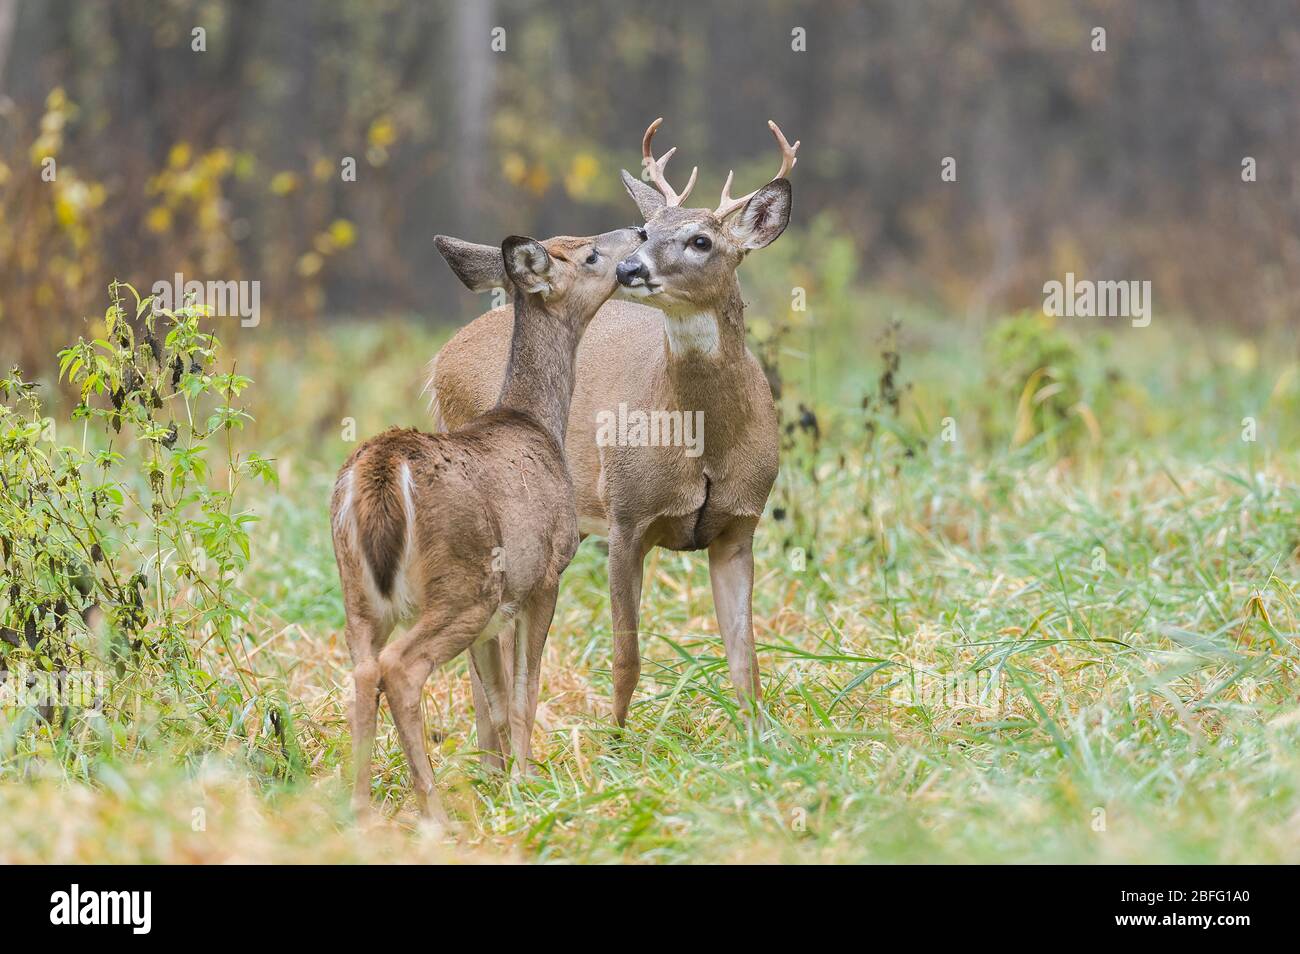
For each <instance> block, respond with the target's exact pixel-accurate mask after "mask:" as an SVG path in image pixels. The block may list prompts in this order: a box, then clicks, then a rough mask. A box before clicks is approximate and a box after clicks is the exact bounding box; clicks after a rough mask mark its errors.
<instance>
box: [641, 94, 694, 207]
mask: <svg viewBox="0 0 1300 954" xmlns="http://www.w3.org/2000/svg"><path fill="white" fill-rule="evenodd" d="M663 121H664V118H663V117H662V116H660V117H659V118H658V119H656V120H655V121H654V122H652V123H651V124H650V125H649V127H647V129H646V131H645V135H644V136H642V137H641V162H642V165H643V166H645V168H646V169H648V170H649V171H650V181H651V182H653V183H654V185H655V188H657V189H658V190H659V191H660V192H662V193H663V196H664V200H665V201H666V203H667V204H668V205H669V206H674V205H681V204H682V203H683V202H685V201H686V197H687V196H688V195H690V194H691V189H693V188H695V176H696V174H697V173H698V172H699V171H700V167H699V166H696V167H695V168H693V169H692V170H691V178H690V180H689V181H688V182H687V183H686V188H685V189H683V190H682V193H681V195H678V194H677V193H676V192H674V191H673V187H672V186H670V185H669V184H668V180H667V179H665V178H664V167H665V166H667V165H668V160H669V159H671V158H672V157H673V153H675V152H676V151H677V147H676V146H673V148H671V149H669V150H668V151H667V152H665V153H664V154H663V157H662V158H660V159H656V158H655V157H654V153H653V152H651V151H650V140H651V139H654V137H655V130H657V129H658V128H659V126H660V125H661V124H662V123H663Z"/></svg>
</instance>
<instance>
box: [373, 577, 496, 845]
mask: <svg viewBox="0 0 1300 954" xmlns="http://www.w3.org/2000/svg"><path fill="white" fill-rule="evenodd" d="M491 616H492V610H491V608H490V607H487V606H484V605H482V604H476V603H473V602H468V601H467V602H462V603H459V604H454V603H450V602H448V603H438V604H435V605H431V606H429V607H428V608H426V609H425V610H424V612H423V613H422V614H421V615H420V617H419V618H418V619H417V620H416V621H415V624H414V625H413V626H411V628H410V629H409V630H407V631H406V632H405V633H403V634H402V635H401V636H399V637H398V638H397V639H395V640H393V641H392V642H391V643H389V644H388V645H387V646H385V647H384V649H383V651H382V652H380V654H379V678H380V683H381V685H382V686H383V689H384V694H385V695H386V696H387V697H388V707H389V709H390V710H391V711H392V713H393V722H394V724H395V725H396V726H397V735H398V738H399V739H401V742H402V751H403V752H405V753H406V760H407V763H408V764H409V765H410V767H411V781H412V783H413V785H414V788H415V799H416V802H417V804H418V805H419V807H420V813H421V814H422V815H425V816H426V817H432V818H434V819H436V820H438V821H440V822H443V823H446V821H447V814H446V812H445V811H444V810H443V807H442V801H441V799H439V798H438V793H437V792H436V791H435V790H434V783H433V769H432V767H431V766H430V765H429V753H428V749H427V747H426V745H425V738H424V714H423V713H422V712H421V710H420V700H421V695H422V692H423V689H424V684H425V683H426V682H427V681H428V679H429V675H430V674H431V673H432V672H433V670H434V669H436V668H437V667H439V666H441V665H443V664H444V663H446V662H447V661H448V660H451V659H453V658H455V657H456V656H457V655H458V654H460V653H462V652H464V651H465V650H466V649H467V648H469V646H470V645H471V644H473V642H474V640H476V639H477V638H478V636H479V634H480V633H482V632H483V628H484V627H485V626H486V625H487V623H488V620H489V619H490V618H491Z"/></svg>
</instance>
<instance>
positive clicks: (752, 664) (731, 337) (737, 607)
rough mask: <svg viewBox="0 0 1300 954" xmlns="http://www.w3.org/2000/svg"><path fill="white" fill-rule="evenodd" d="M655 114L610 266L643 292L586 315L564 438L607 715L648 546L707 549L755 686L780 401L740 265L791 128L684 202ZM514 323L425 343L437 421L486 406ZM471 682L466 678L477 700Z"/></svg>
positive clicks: (490, 316)
mask: <svg viewBox="0 0 1300 954" xmlns="http://www.w3.org/2000/svg"><path fill="white" fill-rule="evenodd" d="M661 122H662V120H658V119H657V120H655V121H654V123H652V124H651V125H650V128H649V129H647V130H646V133H645V137H644V138H643V140H642V154H643V156H644V162H645V168H646V170H647V171H648V173H649V175H650V178H651V181H652V182H653V183H654V187H653V188H652V187H651V186H650V185H647V184H645V183H643V182H641V181H640V180H639V179H636V178H635V177H633V176H632V175H630V174H629V173H628V172H627V171H626V170H625V171H624V172H623V183H624V185H625V187H626V188H627V191H628V192H629V194H630V195H631V196H632V198H633V200H635V202H636V204H637V206H638V208H640V210H641V213H642V215H643V216H644V217H645V228H646V232H647V233H648V238H647V240H646V242H645V243H643V244H642V245H641V246H640V248H638V249H637V251H636V252H635V253H633V254H632V255H630V256H629V257H628V258H627V259H626V260H625V261H623V262H621V263H620V264H619V266H618V279H619V283H620V285H621V286H622V288H621V289H620V297H635V298H639V299H641V300H642V301H644V302H645V304H644V305H641V304H634V303H630V302H624V301H611V302H609V303H607V304H606V305H604V306H603V307H602V308H601V309H600V311H599V312H598V313H597V315H596V317H595V319H594V320H593V321H592V323H591V328H590V329H589V331H588V333H587V336H586V337H585V338H584V339H583V342H582V345H581V346H580V347H579V349H578V369H577V385H576V388H575V391H574V397H573V406H572V409H571V411H570V415H569V433H568V439H567V442H566V445H565V449H566V452H567V455H568V460H569V468H570V470H571V472H572V474H573V480H574V486H575V490H576V493H577V505H578V519H579V526H580V528H581V530H582V531H583V533H584V534H585V533H597V534H602V535H605V536H607V537H608V540H609V587H610V603H611V615H612V617H613V629H614V665H613V672H614V716H615V718H616V719H617V720H618V722H619V724H620V725H621V724H623V723H624V722H625V720H626V718H627V711H628V706H629V704H630V702H631V699H632V694H633V691H634V690H635V688H636V683H637V678H638V676H639V674H640V670H641V660H640V647H639V645H638V637H637V627H638V616H639V609H640V599H641V578H642V572H643V564H644V560H645V557H646V554H647V553H648V552H649V551H650V550H651V548H653V547H656V546H660V547H666V548H668V549H672V550H702V549H707V550H708V552H709V576H710V580H711V582H712V586H713V599H714V607H715V609H716V611H717V617H718V626H719V629H720V630H721V633H722V640H723V644H724V646H725V648H726V654H727V663H728V667H729V668H730V671H731V678H732V682H733V683H734V684H735V686H736V689H737V691H738V692H739V694H740V697H741V699H742V701H743V702H744V703H746V706H747V708H748V707H749V706H750V704H751V703H754V702H756V701H757V698H758V696H759V678H758V662H757V659H756V657H755V654H754V627H753V622H752V619H751V604H752V595H753V594H752V591H753V581H754V557H753V535H754V528H755V527H756V526H757V524H758V520H759V518H760V517H761V516H762V513H763V509H764V506H765V504H766V503H767V497H768V494H769V493H770V492H771V489H772V484H773V483H774V482H775V480H776V474H777V465H778V460H777V452H778V444H779V435H778V431H777V419H776V409H775V406H774V403H773V400H772V393H771V390H770V389H769V387H768V383H767V379H766V377H765V376H764V374H763V371H762V368H761V367H760V366H759V363H758V361H757V360H756V359H755V358H754V356H753V355H752V354H751V353H750V352H749V350H748V349H747V348H746V346H745V316H744V310H745V306H744V302H743V301H742V300H741V297H740V286H739V285H738V284H737V282H736V268H737V266H738V265H740V263H741V261H743V260H744V258H745V256H746V255H747V254H748V253H749V252H751V251H753V250H754V249H759V248H763V247H764V246H767V245H769V244H771V243H772V242H773V241H775V240H776V238H777V237H778V236H779V235H780V234H781V233H782V231H784V229H785V226H786V223H787V222H788V221H789V217H790V203H791V193H790V183H789V181H788V180H787V179H786V178H785V175H786V174H787V173H788V172H789V171H790V170H791V169H792V168H793V167H794V164H795V152H796V150H797V149H798V148H799V143H797V142H796V143H795V144H794V145H793V146H791V145H790V144H789V143H788V142H787V141H786V139H785V137H784V136H783V135H782V134H781V131H780V129H779V128H778V127H777V125H776V124H775V123H769V124H768V125H769V127H770V128H771V131H772V134H773V135H774V136H775V137H776V140H777V143H778V145H779V146H780V148H781V167H780V171H779V172H778V173H777V175H776V178H774V179H773V180H772V181H771V182H769V183H768V184H767V185H765V186H763V187H762V188H760V189H758V190H757V191H755V192H752V193H750V194H749V195H746V196H743V197H741V198H737V199H733V198H731V196H730V194H729V193H730V189H731V181H732V177H731V175H728V176H727V182H726V185H724V186H723V189H722V199H721V202H720V203H719V205H718V207H717V208H716V209H687V208H682V203H683V202H684V201H685V199H686V197H687V196H688V195H689V193H690V191H691V188H692V186H693V185H694V184H695V177H696V173H695V172H694V171H693V172H692V173H691V177H690V180H689V182H688V183H687V185H686V188H685V189H684V190H683V191H682V193H681V194H678V193H677V192H676V191H674V190H673V188H672V187H671V186H670V185H669V184H668V181H667V180H666V179H665V177H664V166H665V164H666V163H667V161H668V159H669V158H670V157H671V156H672V154H673V152H674V151H675V150H669V151H668V152H667V153H666V154H665V155H664V156H663V157H662V158H659V159H656V158H655V157H654V155H653V152H652V150H651V140H652V139H653V137H654V134H655V130H656V129H658V127H659V124H660V123H661ZM647 305H648V306H651V307H646V306H647ZM511 329H512V315H511V312H510V310H509V309H504V308H498V309H496V310H494V311H490V312H488V313H487V314H485V315H482V316H481V317H479V318H478V319H476V320H475V321H474V322H472V323H471V324H469V325H468V326H466V327H465V328H463V329H462V330H461V331H460V332H459V333H458V334H457V335H456V336H455V337H454V338H453V339H452V340H451V341H450V342H448V344H447V345H446V346H445V347H444V348H443V349H442V351H441V352H439V354H438V355H437V357H435V358H434V360H433V363H432V365H431V368H430V381H429V385H430V388H431V390H432V393H433V413H434V418H435V421H437V422H439V424H440V425H442V424H445V425H446V426H451V427H456V426H459V425H460V424H462V423H463V422H465V421H467V420H470V419H471V418H473V417H474V415H476V414H479V413H481V412H482V411H483V410H484V408H487V407H490V406H491V404H492V402H493V401H494V400H495V395H496V393H497V392H498V390H499V389H500V384H501V378H502V375H503V374H504V373H505V369H506V364H507V357H508V353H509V342H510V339H511V333H512V330H511ZM656 412H657V414H658V416H657V417H654V415H655V414H656ZM634 414H644V415H646V418H644V419H643V418H639V417H637V418H634V420H636V421H637V422H638V425H637V426H636V427H635V428H623V427H621V426H620V428H618V433H617V435H616V437H615V438H614V439H611V435H610V429H609V428H608V427H606V428H605V429H604V430H603V432H602V427H601V425H602V422H604V423H606V424H607V423H608V422H609V421H610V420H611V415H615V416H618V415H622V417H621V418H619V419H620V420H625V419H628V418H632V416H633V415H634ZM701 414H702V416H701ZM687 415H692V417H691V418H690V420H692V421H702V423H703V427H704V432H703V435H702V438H703V439H702V441H699V437H700V436H701V435H698V434H696V435H694V437H695V438H696V441H695V442H693V446H683V445H684V444H686V442H685V441H682V440H674V439H673V435H672V428H673V426H675V425H676V422H677V421H679V420H680V421H682V422H685V421H686V420H687ZM646 419H650V420H657V421H658V422H659V425H660V426H659V429H658V430H659V433H657V434H651V433H649V431H650V430H651V429H652V428H650V427H645V428H642V427H640V423H641V422H642V421H644V420H646ZM665 421H667V422H668V424H667V425H665V424H664V423H663V422H665ZM665 429H666V430H668V431H669V432H670V433H669V435H668V439H667V440H665V439H663V438H664V435H663V433H662V432H663V431H664V430H665ZM625 431H626V434H625V433H624V432H625ZM624 438H626V439H624ZM505 637H506V634H505V633H503V634H502V637H501V639H500V642H502V643H503V644H505V643H507V642H508V640H507V639H506V638H505ZM475 662H476V663H477V662H478V657H475ZM481 695H482V693H481V691H480V690H479V689H478V687H477V686H476V699H478V701H477V702H476V706H477V707H478V708H479V709H482V708H483V706H482V700H481ZM478 726H479V735H480V746H482V747H483V748H484V749H491V748H493V742H492V731H493V730H492V726H491V725H490V723H488V722H487V721H486V720H484V719H482V718H480V719H479V720H478Z"/></svg>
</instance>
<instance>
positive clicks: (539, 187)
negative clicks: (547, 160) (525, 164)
mask: <svg viewBox="0 0 1300 954" xmlns="http://www.w3.org/2000/svg"><path fill="white" fill-rule="evenodd" d="M550 185H551V174H550V173H549V172H547V171H546V168H545V167H544V166H540V165H537V166H533V167H532V168H531V169H529V170H528V176H527V178H525V179H524V187H525V188H526V189H528V191H529V192H531V193H532V194H533V195H541V194H542V193H543V192H545V191H546V190H547V189H548V188H549V187H550Z"/></svg>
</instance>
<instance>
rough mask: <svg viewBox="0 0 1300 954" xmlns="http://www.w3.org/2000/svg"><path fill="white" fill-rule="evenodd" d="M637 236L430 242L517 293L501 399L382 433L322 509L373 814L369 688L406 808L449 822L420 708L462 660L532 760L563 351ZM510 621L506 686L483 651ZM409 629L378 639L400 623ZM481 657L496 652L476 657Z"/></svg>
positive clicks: (563, 531) (469, 278)
mask: <svg viewBox="0 0 1300 954" xmlns="http://www.w3.org/2000/svg"><path fill="white" fill-rule="evenodd" d="M643 235H644V232H643V231H642V230H640V229H634V228H627V229H621V230H618V231H615V232H608V233H606V234H604V235H600V236H596V237H595V238H554V239H550V240H548V241H546V242H537V241H535V240H533V239H529V238H519V237H511V238H508V239H506V240H505V242H504V243H503V244H502V246H501V248H500V249H494V248H491V247H490V246H482V245H471V244H469V243H465V242H458V241H456V240H455V239H448V238H445V237H443V236H439V237H438V238H437V240H436V241H437V244H438V249H439V251H441V252H442V254H443V257H444V258H446V259H447V262H448V264H449V265H451V267H452V269H453V270H454V271H455V272H456V274H457V276H458V277H459V278H460V279H461V281H462V282H464V283H465V284H466V285H468V286H469V287H471V288H474V289H476V290H482V289H485V288H491V287H493V286H504V285H506V282H507V279H508V280H509V283H510V284H511V285H512V286H513V289H514V322H513V328H514V331H513V334H512V335H511V338H510V351H509V359H508V362H507V367H506V369H505V374H504V381H503V382H502V384H501V386H500V387H499V389H498V396H497V398H496V400H494V401H493V402H491V403H490V404H488V405H487V406H485V408H484V409H483V411H482V413H480V414H479V415H478V416H476V417H474V418H473V419H472V420H468V421H467V422H466V423H465V425H464V426H463V427H460V428H459V429H457V430H455V431H453V432H451V433H444V434H425V433H422V432H420V431H416V430H400V429H392V430H389V431H386V432H384V433H383V434H380V435H379V436H378V437H375V438H372V439H371V440H368V441H366V442H365V443H364V444H362V445H361V446H360V447H359V448H357V450H356V452H355V453H354V454H353V455H352V456H351V457H350V458H349V459H348V461H347V463H346V464H344V465H343V469H342V471H340V472H339V477H338V481H337V482H336V483H335V485H334V496H333V499H332V501H331V505H330V513H331V517H332V521H333V530H334V553H335V556H336V558H337V560H338V566H339V579H340V581H341V582H342V586H343V604H344V608H345V610H346V613H347V640H348V649H349V651H350V652H351V654H352V662H353V667H354V672H353V680H354V683H355V689H356V698H355V702H354V706H353V711H352V739H353V760H354V769H355V772H356V780H355V787H354V789H353V797H352V801H353V807H354V808H355V809H356V810H357V811H358V812H359V813H360V812H364V811H365V810H366V809H367V808H368V806H369V802H370V763H371V749H372V747H373V744H374V736H375V720H376V716H377V710H378V704H379V693H380V692H381V691H382V692H383V693H384V694H385V695H386V696H387V697H388V705H389V708H390V709H391V710H392V713H393V722H394V723H395V724H396V726H397V732H398V735H399V737H400V738H401V743H402V749H403V751H404V752H405V753H406V758H407V761H408V762H409V763H410V766H411V776H412V779H413V781H414V785H415V794H416V799H417V801H418V802H419V806H420V810H421V812H422V813H423V814H425V815H432V816H433V817H435V818H437V819H439V820H441V821H445V819H446V815H445V813H444V812H443V809H442V805H441V802H440V800H439V799H438V796H437V794H436V793H435V792H434V785H433V772H432V769H431V768H430V765H429V758H428V755H427V753H426V751H425V742H424V720H423V716H422V715H421V711H420V696H421V691H422V689H423V687H424V684H425V682H426V680H427V679H428V678H429V675H430V674H431V673H432V672H433V670H434V669H435V668H436V667H438V666H440V665H442V664H443V663H446V662H447V661H448V660H450V659H452V658H454V657H455V656H456V655H457V654H459V653H461V652H463V651H464V650H466V649H469V650H470V652H471V654H472V656H473V658H474V662H475V671H476V673H477V675H478V678H479V680H480V681H481V683H482V685H481V690H482V693H483V696H484V706H485V708H486V710H487V718H488V719H489V720H490V723H491V725H492V727H493V730H494V733H495V734H496V738H497V740H499V743H500V745H501V748H502V750H503V751H504V752H505V753H507V754H511V755H513V757H514V768H515V770H516V772H519V771H522V770H524V769H525V767H526V766H527V763H528V758H529V753H530V745H529V741H530V740H529V737H530V735H531V732H532V726H533V717H534V714H535V712H536V707H537V686H538V675H539V673H538V667H539V663H540V660H541V656H542V648H543V646H544V645H545V642H546V634H547V630H548V629H549V628H550V625H551V615H552V613H553V612H554V609H555V595H556V590H557V588H558V585H559V579H560V573H561V572H562V571H563V570H564V568H565V567H566V566H568V563H569V560H570V559H571V558H572V556H573V552H574V550H575V549H576V548H577V546H578V525H577V516H576V514H575V512H574V504H573V485H572V481H571V480H570V478H569V472H568V469H567V468H566V466H565V462H564V435H565V426H566V423H567V421H568V419H569V403H570V401H571V399H572V396H573V378H574V354H575V351H576V350H577V347H578V340H579V339H580V338H581V337H582V333H583V331H584V330H585V329H586V327H587V325H588V323H589V322H590V321H591V317H592V316H593V315H594V314H595V313H596V309H597V308H599V307H600V305H601V303H602V302H604V301H605V300H606V299H607V298H608V297H609V296H610V295H611V294H612V293H613V291H614V288H615V285H616V271H615V269H616V265H617V263H618V261H619V259H620V258H622V257H623V256H625V255H627V254H628V253H629V252H631V251H632V250H633V249H634V248H635V247H636V246H637V245H638V244H639V243H640V241H641V239H642V237H643ZM511 620H517V621H518V624H519V631H518V633H517V638H516V639H515V641H514V647H513V649H514V659H513V666H512V667H511V668H512V670H513V674H512V678H511V679H510V681H509V683H508V684H507V682H506V678H505V673H504V669H503V667H502V660H501V658H500V655H499V653H498V651H497V648H496V643H495V642H491V639H492V637H493V635H494V634H495V632H496V630H497V629H499V628H500V627H501V626H502V625H503V624H505V623H506V622H508V621H511ZM406 622H409V623H411V626H410V628H409V629H408V630H407V631H406V632H405V633H403V634H402V635H401V636H399V637H398V638H396V639H395V640H393V641H392V642H388V637H389V634H390V633H391V632H392V630H393V627H394V626H395V625H396V624H398V623H406ZM485 649H487V650H490V651H485Z"/></svg>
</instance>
